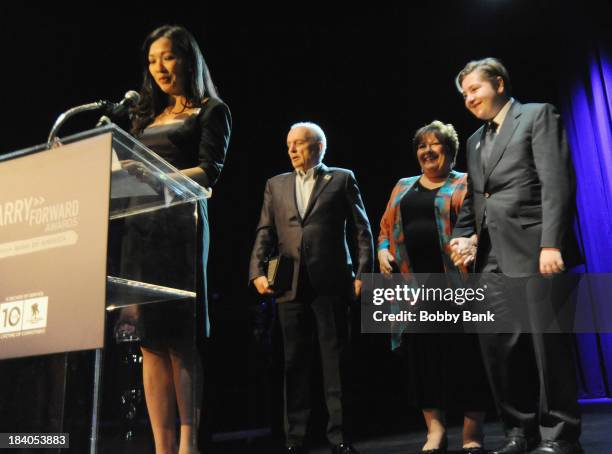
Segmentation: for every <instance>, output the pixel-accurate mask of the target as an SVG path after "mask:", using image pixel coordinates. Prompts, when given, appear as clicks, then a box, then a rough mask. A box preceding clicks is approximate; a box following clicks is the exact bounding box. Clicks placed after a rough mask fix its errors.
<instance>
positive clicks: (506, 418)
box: [451, 58, 582, 454]
mask: <svg viewBox="0 0 612 454" xmlns="http://www.w3.org/2000/svg"><path fill="white" fill-rule="evenodd" d="M456 82H457V87H458V89H459V90H460V92H461V93H462V94H463V96H464V99H465V105H466V107H467V109H468V110H469V111H470V112H471V113H472V114H473V115H474V116H475V117H476V118H478V119H479V120H483V121H484V122H485V124H484V125H483V126H482V127H481V128H480V129H479V130H478V131H476V132H475V133H474V134H473V135H472V136H471V137H470V138H469V139H468V142H467V165H468V175H469V178H468V196H467V197H466V201H465V202H464V204H463V207H462V210H461V212H460V214H459V218H458V221H457V223H456V226H455V230H454V231H453V237H454V239H453V240H451V247H452V248H453V251H454V259H455V261H456V263H461V262H462V263H463V264H466V265H467V264H469V263H470V262H473V261H475V262H476V263H475V267H476V271H477V272H481V273H491V274H487V276H489V277H488V278H487V279H488V280H489V281H490V282H488V283H489V287H490V289H489V290H490V293H491V295H493V297H492V299H491V302H492V303H493V304H494V305H495V306H496V307H500V308H504V307H506V308H509V309H510V311H512V310H516V305H517V304H520V303H521V302H519V301H513V300H512V299H513V298H512V297H510V296H509V293H508V291H507V290H508V289H507V287H506V283H507V280H505V279H506V277H507V276H511V277H517V276H529V275H537V274H538V273H540V274H541V275H545V276H549V277H554V276H558V275H559V274H560V273H562V272H563V271H564V270H565V269H566V268H569V267H571V266H573V265H576V264H577V263H578V262H579V260H580V253H579V250H578V246H577V242H576V239H575V237H574V234H573V231H572V218H573V214H574V179H573V171H572V164H571V159H570V155H569V150H568V147H567V142H566V138H565V133H564V131H563V126H562V124H561V121H560V118H559V115H558V114H557V112H556V110H555V108H554V107H553V106H552V105H550V104H521V103H519V102H518V101H516V100H515V99H513V98H511V97H510V78H509V76H508V72H507V71H506V69H505V68H504V66H503V65H502V64H501V62H500V61H499V60H497V59H494V58H486V59H483V60H478V61H473V62H470V63H468V64H467V65H466V67H465V68H464V69H463V70H462V71H461V72H460V73H459V75H458V76H457V81H456ZM525 295H526V297H525V298H526V304H527V309H528V312H529V313H530V314H532V311H533V314H536V316H537V313H538V308H537V307H535V304H536V301H534V300H533V299H530V296H529V292H528V290H527V288H525ZM532 318H534V317H532ZM517 326H518V325H517ZM535 326H536V328H535V329H534V331H535V332H533V333H532V334H524V333H523V332H522V329H520V327H519V328H518V329H517V330H516V332H507V333H498V334H485V335H482V336H481V337H480V340H481V346H482V350H483V355H484V356H483V358H484V361H485V366H486V367H487V372H488V374H489V379H490V383H491V387H492V390H493V394H494V396H495V400H496V404H497V407H498V411H499V413H500V416H501V419H502V422H503V423H504V428H505V430H506V436H507V439H506V441H505V443H504V445H503V446H502V447H501V448H499V449H498V450H496V451H493V453H495V454H523V453H527V452H531V453H533V454H574V453H582V448H581V446H580V444H579V442H578V438H579V436H580V426H581V424H580V421H581V418H580V413H579V408H578V404H577V389H576V379H575V367H574V364H573V355H572V338H571V336H570V335H567V334H543V333H542V332H538V329H539V328H537V324H536V325H535ZM540 440H541V441H540Z"/></svg>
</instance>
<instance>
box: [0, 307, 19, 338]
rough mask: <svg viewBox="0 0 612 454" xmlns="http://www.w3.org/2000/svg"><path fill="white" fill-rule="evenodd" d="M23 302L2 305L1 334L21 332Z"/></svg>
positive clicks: (0, 308) (0, 315)
mask: <svg viewBox="0 0 612 454" xmlns="http://www.w3.org/2000/svg"><path fill="white" fill-rule="evenodd" d="M22 310H23V301H16V302H13V303H4V304H0V334H5V333H12V332H15V331H21V323H22V316H21V314H22Z"/></svg>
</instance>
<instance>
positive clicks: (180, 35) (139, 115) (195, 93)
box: [132, 25, 218, 135]
mask: <svg viewBox="0 0 612 454" xmlns="http://www.w3.org/2000/svg"><path fill="white" fill-rule="evenodd" d="M159 38H168V39H169V40H170V41H171V42H172V51H173V52H174V53H175V54H176V56H177V57H179V58H180V59H181V60H182V62H183V70H184V74H185V79H186V83H185V97H186V98H187V101H188V103H189V105H191V106H199V105H201V104H202V102H203V101H204V99H205V98H208V97H215V98H217V97H218V95H217V90H216V89H215V86H214V84H213V81H212V78H211V76H210V71H209V70H208V66H206V61H204V56H203V55H202V51H201V50H200V47H199V46H198V43H197V42H196V40H195V38H194V37H193V36H192V35H191V33H189V32H188V31H187V30H186V29H185V28H184V27H180V26H178V25H163V26H161V27H159V28H156V29H155V30H153V31H152V32H151V33H150V34H149V36H147V38H146V39H145V41H144V44H143V45H142V65H143V67H144V71H143V77H142V88H141V89H140V102H139V103H138V105H137V106H136V107H135V108H134V111H133V112H132V115H133V117H132V134H134V135H138V134H140V133H141V132H142V130H143V129H144V128H145V127H146V126H147V125H149V124H151V123H152V122H153V119H154V118H155V117H156V116H157V115H159V114H160V113H161V112H162V110H164V109H165V108H166V107H167V106H168V95H167V94H165V93H164V92H163V91H161V90H160V88H159V87H158V85H157V83H156V82H155V80H154V79H153V77H152V76H151V73H150V72H149V48H150V47H151V44H153V42H154V41H156V40H158V39H159Z"/></svg>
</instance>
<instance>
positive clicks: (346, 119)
mask: <svg viewBox="0 0 612 454" xmlns="http://www.w3.org/2000/svg"><path fill="white" fill-rule="evenodd" d="M406 3H407V5H409V6H404V7H401V8H400V7H395V8H391V7H389V8H386V9H384V10H375V9H361V10H360V9H356V8H350V9H346V10H345V11H344V13H343V14H334V15H331V13H329V12H328V10H327V7H326V8H318V7H317V6H316V5H314V4H312V5H310V4H302V5H301V6H299V7H298V6H293V7H291V8H288V7H287V8H288V9H286V10H285V7H284V6H283V7H279V9H283V12H282V14H281V15H277V14H278V10H277V9H272V8H266V9H262V8H259V7H254V6H249V7H243V6H239V5H238V4H237V3H236V4H233V5H232V4H229V3H228V5H227V6H226V7H223V8H221V7H218V6H217V7H213V6H212V5H211V4H209V3H208V2H202V3H198V4H196V3H195V2H182V3H179V2H172V3H164V4H162V5H160V6H155V7H154V6H153V3H149V4H148V5H146V6H145V5H139V6H134V5H128V2H125V3H124V4H123V5H121V6H119V5H116V6H112V7H111V6H105V4H95V6H94V4H93V3H89V2H88V3H74V4H73V5H74V6H71V7H70V8H68V7H67V6H66V7H58V6H57V5H54V7H51V6H32V5H24V6H16V5H15V4H13V5H10V6H9V5H8V4H7V3H5V4H4V5H3V6H0V15H1V19H0V20H1V26H0V33H1V36H2V40H1V42H2V50H1V54H0V55H2V61H3V65H2V70H1V73H2V81H3V87H2V88H3V89H2V107H3V110H4V115H3V128H2V136H1V139H0V153H4V152H7V151H10V150H15V149H20V148H24V147H26V146H29V145H33V144H38V143H42V142H44V141H45V140H46V136H47V134H48V132H49V129H50V127H51V125H52V123H53V121H54V120H55V118H56V116H57V115H58V114H59V113H60V112H62V111H64V110H66V109H67V108H69V107H71V106H74V105H77V104H82V103H86V102H90V101H94V100H97V99H108V100H115V101H118V100H119V99H120V98H121V97H122V95H123V93H125V91H127V90H128V89H138V88H139V86H140V80H141V61H140V45H141V43H142V41H143V39H144V37H145V36H146V34H147V33H148V32H149V31H151V30H152V29H153V28H155V27H157V26H159V25H162V24H164V23H176V24H181V25H184V26H186V27H187V28H188V29H189V30H190V31H191V32H192V33H193V34H194V35H195V36H196V38H197V40H198V42H199V43H200V46H201V48H202V50H203V52H204V55H205V58H206V60H207V62H208V65H209V67H210V69H211V72H212V76H213V79H214V81H215V83H216V85H217V86H218V88H219V91H220V94H221V97H222V98H223V99H224V100H225V101H226V102H227V103H228V105H229V106H230V108H231V110H232V114H233V118H234V129H233V131H232V139H231V144H230V150H229V154H228V158H227V161H226V167H225V168H224V170H223V173H222V175H221V179H220V181H219V183H218V185H217V186H216V187H215V189H214V195H213V198H212V200H211V201H210V223H211V230H212V242H211V257H210V269H209V282H210V290H211V300H212V307H211V311H212V320H213V323H214V328H213V329H214V338H213V340H212V342H211V345H210V353H209V360H208V363H207V367H208V370H209V377H211V382H212V384H211V387H212V388H213V389H214V391H215V392H214V395H215V396H216V397H215V398H214V401H215V403H214V405H213V406H214V408H215V409H216V410H215V413H216V416H217V417H216V418H215V422H214V427H215V429H214V430H215V431H216V432H230V431H236V430H246V429H252V428H255V427H266V426H269V425H270V421H272V426H273V427H274V428H275V430H277V429H278V423H279V422H280V420H279V418H280V413H279V410H280V408H279V406H280V401H279V399H280V389H277V386H280V378H279V377H280V375H279V374H280V369H279V367H280V366H279V365H278V361H277V359H278V351H279V346H278V343H277V342H276V340H275V339H274V342H271V343H270V342H268V340H267V339H268V338H267V337H266V335H265V333H266V330H263V333H264V335H262V334H261V331H259V330H258V327H259V325H258V323H263V324H264V325H265V323H267V322H268V319H267V318H266V316H267V313H266V312H265V311H263V310H262V306H260V305H258V302H259V301H258V298H257V297H256V296H255V295H254V294H253V293H252V292H251V291H250V290H249V289H248V287H247V269H248V260H249V255H250V248H251V246H252V241H253V237H254V230H255V226H256V224H257V221H258V218H259V210H260V208H261V202H262V195H263V188H264V184H265V181H266V179H267V178H269V177H271V176H273V175H276V174H278V173H281V172H285V171H288V170H289V169H290V165H289V161H288V158H287V155H286V146H285V138H286V133H287V131H288V128H289V126H290V125H291V124H292V123H294V122H297V121H302V120H310V121H314V122H316V123H318V124H320V125H321V126H322V128H323V129H324V131H325V132H326V134H327V138H328V152H327V154H326V157H325V162H326V164H328V165H331V166H340V167H347V168H350V169H352V170H354V172H355V174H356V177H357V179H358V182H359V185H360V188H361V191H362V195H363V198H364V202H365V206H366V209H367V212H368V215H369V218H370V221H371V223H372V226H373V230H374V234H375V235H377V234H378V222H379V220H380V217H381V215H382V213H383V211H384V208H385V206H386V203H387V199H388V196H389V193H390V191H391V189H392V187H393V185H394V183H395V182H396V181H397V180H398V179H399V178H401V177H405V176H409V175H414V174H415V173H417V171H418V166H417V164H416V160H415V159H414V154H413V152H412V135H413V133H414V131H415V130H416V129H417V128H418V127H420V126H422V125H424V124H426V123H429V122H431V121H432V120H434V119H439V120H442V121H444V122H451V123H453V124H454V125H455V127H456V129H457V130H458V132H459V136H460V141H461V144H462V147H463V145H464V144H465V140H466V139H467V137H468V136H469V134H471V132H472V131H474V130H475V129H476V128H477V127H478V126H479V124H478V123H477V122H476V121H475V120H474V119H473V118H472V117H471V116H470V114H469V113H468V112H467V111H466V110H465V108H464V106H463V102H462V99H461V97H460V95H459V94H458V93H457V91H456V89H455V86H454V77H455V75H456V74H457V72H458V71H459V70H460V69H461V68H462V66H463V65H464V64H465V63H466V62H467V61H468V60H471V59H475V58H482V57H485V56H496V57H499V58H501V59H502V61H503V62H504V63H505V64H506V65H507V67H508V69H509V71H510V74H511V77H512V82H513V88H514V96H515V97H516V98H517V99H519V100H520V101H522V102H552V103H554V104H556V105H557V106H560V103H561V101H562V98H563V96H564V90H565V87H566V85H565V84H566V82H567V80H568V75H570V74H574V73H576V72H579V71H580V67H579V65H580V64H581V63H580V62H581V61H582V60H581V56H582V55H584V54H585V53H586V52H587V51H588V50H589V49H591V48H592V46H594V45H595V44H596V43H597V42H598V41H599V40H600V39H602V38H605V37H606V34H607V33H608V32H607V30H609V29H610V28H609V27H610V22H611V20H610V15H609V14H608V13H607V10H606V9H605V8H604V7H603V6H601V5H599V4H595V3H581V4H580V6H579V5H578V4H577V3H578V2H567V3H566V2H556V1H534V0H519V1H510V0H497V1H493V0H488V1H487V0H478V1H477V0H472V1H446V2H443V1H438V2H418V3H417V2H406ZM412 5H413V6H412ZM568 5H569V6H568ZM126 8H127V10H126ZM243 8H245V9H243ZM95 120H96V117H95V116H90V117H88V116H83V117H82V118H79V119H75V120H74V121H72V122H71V123H69V124H68V125H67V126H66V127H65V129H63V130H62V134H67V133H69V132H76V131H78V130H82V129H87V128H89V127H92V126H93V125H94V123H95ZM457 168H458V169H459V170H465V159H464V155H463V149H461V150H460V153H459V159H458V163H457ZM272 326H274V325H272ZM357 326H358V325H357ZM271 331H272V333H274V329H272V330H271ZM387 345H388V339H387V338H386V337H385V336H374V335H368V336H359V337H358V338H357V339H356V348H358V349H359V352H360V353H359V363H358V364H357V365H356V370H355V374H354V377H355V384H356V386H357V387H358V388H359V390H360V393H359V399H360V405H359V406H358V408H361V409H362V410H361V411H360V416H361V424H360V425H361V427H362V428H363V430H362V432H363V431H365V427H368V432H370V433H384V432H385V431H388V430H390V429H391V428H397V429H402V428H405V427H406V425H407V424H410V423H412V422H416V421H417V418H416V411H415V410H410V409H407V408H406V406H405V405H403V404H401V402H402V399H403V397H402V396H404V397H405V394H406V393H407V392H409V390H404V389H402V388H401V378H400V377H399V376H398V373H397V370H398V365H397V363H396V362H395V359H394V358H393V357H392V355H391V354H390V352H389V351H388V348H387ZM398 396H399V397H398ZM228 409H231V410H228ZM322 413H323V412H322V411H321V412H319V415H321V414H322ZM318 419H321V418H318ZM317 421H318V420H317ZM315 426H316V427H317V429H316V431H317V432H319V433H322V432H323V428H322V427H320V426H321V424H320V422H315Z"/></svg>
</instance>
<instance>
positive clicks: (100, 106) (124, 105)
mask: <svg viewBox="0 0 612 454" xmlns="http://www.w3.org/2000/svg"><path fill="white" fill-rule="evenodd" d="M138 101H140V95H139V94H138V92H136V91H134V90H130V91H128V92H127V93H126V94H125V95H124V96H123V99H122V100H121V101H120V102H118V103H113V102H108V101H97V102H91V103H89V104H83V105H80V106H76V107H73V108H71V109H68V110H67V111H66V112H63V113H62V114H60V116H59V117H57V119H56V120H55V123H54V124H53V127H52V128H51V132H50V133H49V137H48V138H47V148H51V147H52V146H53V143H54V142H55V138H56V137H57V133H58V131H59V128H60V127H61V126H62V125H63V124H64V123H65V122H66V120H68V119H69V118H71V117H73V116H75V115H77V114H79V113H81V112H87V111H89V110H102V111H103V113H104V114H105V115H111V116H119V115H123V114H124V113H125V112H126V111H127V110H128V109H129V108H130V107H132V106H135V105H136V104H137V103H138Z"/></svg>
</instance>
